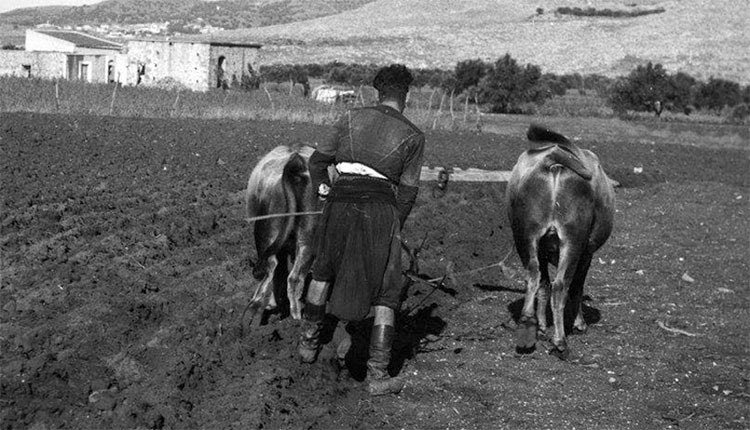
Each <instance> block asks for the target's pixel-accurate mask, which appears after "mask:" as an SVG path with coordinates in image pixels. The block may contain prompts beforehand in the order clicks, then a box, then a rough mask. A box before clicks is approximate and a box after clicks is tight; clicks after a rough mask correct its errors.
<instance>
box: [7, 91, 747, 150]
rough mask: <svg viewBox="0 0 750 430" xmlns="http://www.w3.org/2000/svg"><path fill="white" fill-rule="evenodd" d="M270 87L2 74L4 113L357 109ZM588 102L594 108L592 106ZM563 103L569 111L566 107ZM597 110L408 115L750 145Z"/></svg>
mask: <svg viewBox="0 0 750 430" xmlns="http://www.w3.org/2000/svg"><path fill="white" fill-rule="evenodd" d="M56 85H57V91H56V89H55V87H56ZM266 90H267V91H265V90H263V89H261V90H258V91H252V92H244V91H210V92H206V93H199V92H191V91H178V90H167V89H159V88H154V87H149V88H146V87H117V90H115V87H114V86H113V85H105V84H86V83H81V82H76V81H64V80H61V81H58V82H57V83H56V82H55V81H47V80H38V79H32V80H29V79H25V78H18V77H0V112H38V113H63V114H71V115H101V116H122V117H148V118H204V119H218V118H231V119H249V120H275V121H283V122H287V123H312V124H331V123H333V121H335V120H336V118H337V117H338V116H339V115H340V114H341V113H342V112H344V110H345V109H347V108H348V107H349V106H348V105H343V104H334V105H326V104H322V103H318V102H315V101H313V100H311V99H306V98H302V97H301V87H300V86H297V87H296V88H295V89H294V90H292V91H291V92H290V89H289V85H288V84H268V85H267V86H266ZM56 93H57V97H56ZM587 101H588V103H590V107H586V103H587ZM363 102H364V105H372V104H373V103H374V95H373V93H371V92H369V91H366V90H365V89H363V93H362V98H361V99H360V101H359V102H358V104H357V105H363ZM556 104H557V106H555V105H556ZM560 106H569V108H567V110H566V109H562V108H560ZM570 106H572V107H570ZM544 109H546V111H545V110H544ZM597 109H599V110H603V109H606V107H605V106H604V105H603V104H602V102H601V100H600V99H597V98H596V97H592V96H590V95H589V96H576V95H571V96H566V97H562V98H558V99H553V100H552V101H551V102H550V106H548V107H547V108H544V107H542V109H540V112H539V113H538V114H537V115H494V114H486V113H479V112H478V111H477V108H476V106H474V105H472V104H469V105H466V104H464V103H463V102H462V101H461V99H460V98H455V99H454V102H453V108H452V109H451V103H450V97H449V95H445V96H444V95H443V94H442V93H441V92H440V91H434V92H433V91H423V90H420V91H414V92H412V93H411V97H410V100H409V104H408V107H407V111H406V115H407V116H408V117H409V119H411V120H412V121H413V122H414V123H415V124H416V125H417V126H419V127H420V128H422V129H423V130H426V131H430V130H450V131H458V132H462V133H466V132H472V133H494V134H500V135H505V136H513V137H518V136H523V135H525V132H526V128H527V127H528V125H529V123H530V122H539V123H542V124H544V125H546V126H548V127H551V128H553V129H556V130H559V131H560V132H562V133H564V134H566V135H568V136H569V137H571V138H573V139H575V140H580V139H585V140H589V141H591V142H596V141H609V142H618V141H621V140H622V139H627V140H628V141H635V142H643V143H649V144H655V143H659V142H661V143H676V144H683V145H693V146H707V147H723V148H740V149H750V143H749V142H750V130H749V129H748V127H747V126H731V125H726V124H722V123H720V122H719V121H721V119H720V118H719V117H708V116H705V115H691V117H690V118H688V117H684V116H683V117H682V118H677V119H679V121H674V120H669V119H670V114H667V115H666V117H665V118H663V119H662V120H657V119H656V118H654V117H652V116H646V115H645V114H644V115H640V116H635V117H634V120H632V121H625V120H621V119H617V118H613V117H611V116H608V115H588V116H582V115H584V114H585V113H586V112H585V111H586V110H590V111H594V110H597ZM672 119H674V118H672Z"/></svg>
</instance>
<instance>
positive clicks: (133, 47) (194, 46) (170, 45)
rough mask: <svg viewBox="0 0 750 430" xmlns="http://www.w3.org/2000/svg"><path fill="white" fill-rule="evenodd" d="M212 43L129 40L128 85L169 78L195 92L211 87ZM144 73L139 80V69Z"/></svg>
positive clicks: (150, 82) (149, 82)
mask: <svg viewBox="0 0 750 430" xmlns="http://www.w3.org/2000/svg"><path fill="white" fill-rule="evenodd" d="M208 59H209V45H208V44H203V43H191V42H169V41H129V42H128V46H127V78H126V79H125V80H123V83H125V84H128V85H154V84H156V83H157V82H158V81H159V80H161V79H164V78H167V77H170V78H173V79H174V80H176V81H178V82H180V83H182V84H183V85H185V86H186V87H188V88H190V89H191V90H194V91H206V90H207V89H208V88H209V87H208V68H209V67H208ZM141 65H142V66H145V74H143V75H142V76H141V81H140V83H139V82H138V69H139V67H140V66H141Z"/></svg>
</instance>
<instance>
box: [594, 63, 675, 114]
mask: <svg viewBox="0 0 750 430" xmlns="http://www.w3.org/2000/svg"><path fill="white" fill-rule="evenodd" d="M668 88H669V79H668V77H667V71H666V70H664V67H663V66H662V65H661V64H656V65H654V64H653V63H651V62H650V61H649V63H648V64H646V65H645V66H638V67H637V68H636V69H635V70H633V71H632V72H630V74H629V75H628V76H627V77H626V78H620V79H618V80H617V81H616V82H615V84H614V85H613V87H612V90H611V91H610V94H609V97H608V99H609V103H610V106H612V109H613V110H614V111H615V112H618V113H622V112H624V111H626V110H634V111H649V110H652V109H653V106H654V104H655V102H657V101H658V102H660V103H664V100H665V96H666V94H667V92H668Z"/></svg>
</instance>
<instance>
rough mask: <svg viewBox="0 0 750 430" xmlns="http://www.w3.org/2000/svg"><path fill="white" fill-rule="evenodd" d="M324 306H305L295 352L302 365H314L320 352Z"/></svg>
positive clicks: (308, 304) (310, 304)
mask: <svg viewBox="0 0 750 430" xmlns="http://www.w3.org/2000/svg"><path fill="white" fill-rule="evenodd" d="M325 314H326V305H324V304H323V305H314V304H312V303H307V304H305V309H304V311H303V313H302V335H301V336H300V340H299V344H298V345H297V352H298V353H299V356H300V359H301V360H302V362H303V363H314V362H315V360H316V359H317V358H318V353H319V352H320V332H321V331H322V329H323V318H324V317H325Z"/></svg>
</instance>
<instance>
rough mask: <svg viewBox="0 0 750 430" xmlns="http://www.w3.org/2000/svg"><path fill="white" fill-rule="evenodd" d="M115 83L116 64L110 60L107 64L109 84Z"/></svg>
mask: <svg viewBox="0 0 750 430" xmlns="http://www.w3.org/2000/svg"><path fill="white" fill-rule="evenodd" d="M114 81H115V62H114V61H112V60H109V61H108V62H107V82H109V83H112V82H114Z"/></svg>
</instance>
